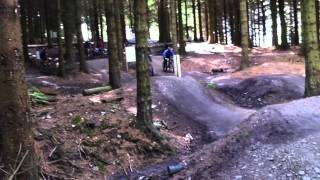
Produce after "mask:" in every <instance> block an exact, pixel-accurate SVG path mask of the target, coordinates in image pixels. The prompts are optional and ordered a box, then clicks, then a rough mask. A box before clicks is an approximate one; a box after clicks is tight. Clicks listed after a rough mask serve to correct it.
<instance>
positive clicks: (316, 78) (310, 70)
mask: <svg viewBox="0 0 320 180" xmlns="http://www.w3.org/2000/svg"><path fill="white" fill-rule="evenodd" d="M302 4H303V5H302V16H303V21H304V23H303V25H304V26H303V27H304V30H303V31H304V33H303V36H304V37H303V39H304V41H305V48H306V86H305V87H306V88H305V96H307V97H309V96H317V95H320V57H319V42H318V40H317V36H318V34H317V22H316V19H317V18H316V7H315V4H316V3H315V1H314V0H303V1H302Z"/></svg>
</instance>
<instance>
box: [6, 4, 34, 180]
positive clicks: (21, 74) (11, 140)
mask: <svg viewBox="0 0 320 180" xmlns="http://www.w3.org/2000/svg"><path fill="white" fill-rule="evenodd" d="M0 7H1V9H0V11H1V12H0V42H1V46H0V108H1V111H0V157H1V160H0V163H1V165H3V166H4V167H1V168H2V169H3V170H4V171H1V172H0V177H1V179H17V180H25V179H39V177H38V168H39V167H38V163H37V158H36V154H35V147H34V139H33V132H32V121H31V119H30V117H29V115H30V108H29V103H28V94H27V85H26V79H25V70H24V61H23V56H22V41H21V27H20V19H19V14H18V13H16V12H15V10H16V9H18V2H17V1H16V0H0ZM19 163H21V167H20V168H18V164H19ZM16 168H18V172H17V173H15V174H14V173H13V171H14V170H15V169H16ZM4 172H8V173H9V174H5V173H4ZM12 174H14V177H10V176H11V175H12Z"/></svg>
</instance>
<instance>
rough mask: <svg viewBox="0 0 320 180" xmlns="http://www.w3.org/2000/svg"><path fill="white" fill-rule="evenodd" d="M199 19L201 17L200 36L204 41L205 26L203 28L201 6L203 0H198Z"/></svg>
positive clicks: (200, 39) (201, 40)
mask: <svg viewBox="0 0 320 180" xmlns="http://www.w3.org/2000/svg"><path fill="white" fill-rule="evenodd" d="M198 19H199V33H200V38H199V41H200V42H203V41H204V39H203V28H202V6H201V1H200V0H198Z"/></svg>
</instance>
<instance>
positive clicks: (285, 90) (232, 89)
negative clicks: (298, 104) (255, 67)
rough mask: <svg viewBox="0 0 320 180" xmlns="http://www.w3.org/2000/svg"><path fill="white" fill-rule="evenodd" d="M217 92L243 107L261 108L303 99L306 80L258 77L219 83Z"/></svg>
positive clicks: (283, 76) (274, 76) (297, 77)
mask: <svg viewBox="0 0 320 180" xmlns="http://www.w3.org/2000/svg"><path fill="white" fill-rule="evenodd" d="M217 90H219V91H222V92H224V93H226V94H227V95H229V96H230V97H231V98H232V100H233V101H234V102H235V103H236V104H237V105H239V106H241V107H245V108H261V107H264V106H266V105H271V104H277V103H283V102H288V101H291V100H295V99H299V98H302V97H303V95H304V78H303V77H299V76H288V75H268V76H258V77H252V78H249V79H246V80H243V81H240V82H239V83H231V84H230V83H219V82H218V83H217Z"/></svg>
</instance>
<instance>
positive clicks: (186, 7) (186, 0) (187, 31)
mask: <svg viewBox="0 0 320 180" xmlns="http://www.w3.org/2000/svg"><path fill="white" fill-rule="evenodd" d="M184 13H185V14H184V15H185V21H186V27H185V30H186V38H187V40H189V39H190V35H189V27H188V0H184Z"/></svg>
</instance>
